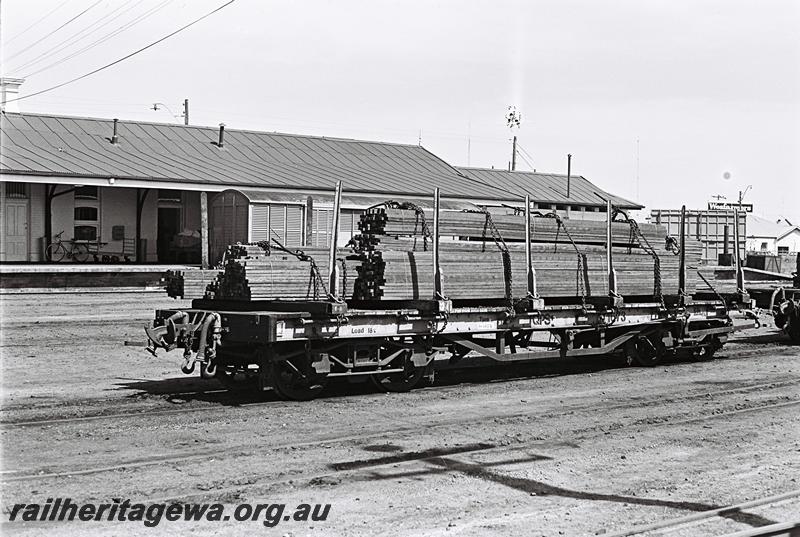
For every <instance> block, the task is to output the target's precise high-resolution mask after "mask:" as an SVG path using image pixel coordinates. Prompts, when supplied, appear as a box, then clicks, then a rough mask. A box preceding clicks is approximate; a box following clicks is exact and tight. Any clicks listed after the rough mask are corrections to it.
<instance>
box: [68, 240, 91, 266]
mask: <svg viewBox="0 0 800 537" xmlns="http://www.w3.org/2000/svg"><path fill="white" fill-rule="evenodd" d="M72 259H74V260H75V261H77V262H78V263H85V262H86V260H87V259H89V248H88V247H87V246H86V245H85V244H76V245H75V246H74V247H73V248H72Z"/></svg>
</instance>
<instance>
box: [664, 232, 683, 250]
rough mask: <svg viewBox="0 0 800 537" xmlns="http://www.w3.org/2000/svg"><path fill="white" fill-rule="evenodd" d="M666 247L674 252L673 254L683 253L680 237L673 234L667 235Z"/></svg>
mask: <svg viewBox="0 0 800 537" xmlns="http://www.w3.org/2000/svg"><path fill="white" fill-rule="evenodd" d="M664 248H665V249H666V250H667V251H668V252H672V255H681V247H680V246H679V245H678V239H676V238H675V237H673V236H672V235H667V237H666V239H665V245H664Z"/></svg>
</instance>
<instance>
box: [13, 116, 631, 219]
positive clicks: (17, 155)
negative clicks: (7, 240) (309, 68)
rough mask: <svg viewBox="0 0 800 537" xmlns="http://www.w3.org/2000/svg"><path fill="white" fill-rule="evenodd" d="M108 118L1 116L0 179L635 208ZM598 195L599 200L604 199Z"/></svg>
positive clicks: (531, 182) (286, 138) (522, 180)
mask: <svg viewBox="0 0 800 537" xmlns="http://www.w3.org/2000/svg"><path fill="white" fill-rule="evenodd" d="M112 132H113V120H112V119H99V118H84V117H72V116H57V115H46V114H28V113H24V114H23V113H11V112H3V113H2V115H0V148H2V152H0V153H1V155H0V174H6V173H7V174H17V175H33V176H45V177H64V178H75V180H77V179H78V178H102V179H107V178H110V177H114V178H117V179H135V180H144V181H162V182H166V181H168V182H176V183H187V184H188V183H193V184H212V185H217V186H220V185H221V186H225V187H230V188H237V189H243V188H245V189H246V188H260V187H269V188H274V189H283V188H285V189H287V190H320V191H325V192H330V190H331V189H332V188H333V185H334V184H335V182H336V181H337V180H342V181H343V183H344V190H345V191H346V192H354V193H375V194H385V195H387V197H388V196H402V195H413V196H430V195H432V192H433V189H434V188H435V187H439V188H440V189H441V193H442V197H444V198H460V199H468V200H476V201H478V200H487V201H498V202H517V203H518V202H519V201H520V198H521V197H523V196H524V195H525V194H526V193H529V194H530V195H531V197H532V198H533V199H534V200H535V201H540V202H546V203H548V202H549V203H565V204H576V205H595V206H596V205H600V204H602V203H603V198H607V197H609V196H610V197H611V199H612V202H613V203H614V204H615V205H617V206H620V207H623V208H640V207H641V206H640V205H637V204H635V203H633V202H630V201H628V200H625V199H623V198H620V197H618V196H613V195H610V194H608V193H607V192H605V191H604V190H602V189H600V188H597V187H596V186H594V185H593V184H592V183H590V182H589V181H587V180H586V179H585V178H583V177H580V176H575V177H572V179H571V196H570V198H569V199H567V198H566V196H565V195H564V194H563V193H562V192H563V188H564V185H565V184H566V177H565V176H560V175H554V174H542V173H530V172H505V171H503V170H485V169H479V168H455V167H453V166H450V165H449V164H448V163H446V162H445V161H443V160H442V159H440V158H439V157H437V156H436V155H434V154H433V153H431V152H430V151H428V150H426V149H425V148H423V147H421V146H416V145H404V144H393V143H385V142H370V141H361V140H346V139H340V138H325V137H318V136H301V135H295V134H283V133H277V132H258V131H250V130H237V129H228V128H226V129H225V135H224V143H223V147H222V148H220V147H218V146H217V145H216V143H217V140H218V134H219V130H218V128H217V127H198V126H186V125H176V124H166V123H150V122H143V121H127V120H122V121H120V122H119V124H118V129H117V133H118V136H119V143H118V144H112V143H111V136H112ZM601 196H602V198H601Z"/></svg>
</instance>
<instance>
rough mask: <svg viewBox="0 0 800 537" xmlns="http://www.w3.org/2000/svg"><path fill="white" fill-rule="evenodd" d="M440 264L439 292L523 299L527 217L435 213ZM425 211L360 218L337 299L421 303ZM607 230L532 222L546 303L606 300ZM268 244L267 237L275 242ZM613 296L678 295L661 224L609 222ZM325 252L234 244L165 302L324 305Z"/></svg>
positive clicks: (430, 283) (428, 257)
mask: <svg viewBox="0 0 800 537" xmlns="http://www.w3.org/2000/svg"><path fill="white" fill-rule="evenodd" d="M439 225H440V241H439V253H440V254H439V267H440V273H441V275H442V285H443V288H444V292H445V295H446V296H447V297H448V298H451V299H454V300H470V301H494V300H508V301H511V300H513V299H518V298H523V297H525V296H527V292H528V289H527V266H526V255H525V244H524V238H525V218H524V217H523V216H522V215H515V214H509V215H489V214H488V213H486V212H484V211H481V210H474V211H462V212H455V211H452V212H443V213H441V215H440V222H439ZM430 228H431V226H430V223H429V219H428V215H426V213H425V212H424V211H423V210H421V209H419V208H417V207H415V206H414V207H413V208H411V209H408V208H392V207H380V208H373V209H370V210H368V211H367V212H366V213H365V214H363V215H362V216H361V219H360V222H359V229H360V230H361V234H360V235H357V236H356V237H354V238H353V240H352V241H351V243H350V246H351V248H348V249H339V250H338V251H337V255H336V265H337V266H336V272H337V277H338V280H337V281H338V298H339V299H341V300H347V301H352V300H355V301H362V302H363V301H369V302H374V301H379V300H397V301H402V300H428V299H431V298H432V297H433V296H434V276H433V274H434V268H433V255H432V252H431V244H432V242H431V229H430ZM606 232H607V224H606V222H602V221H590V220H562V219H560V218H557V217H554V215H548V216H544V215H542V216H537V217H534V218H532V219H531V243H532V244H531V250H532V264H533V268H534V270H535V274H536V285H537V292H538V295H539V296H541V297H543V298H546V299H547V298H553V299H564V298H575V299H579V298H583V299H585V298H588V297H592V296H608V294H609V282H608V267H607V266H606V264H607V257H606V247H605V241H606ZM273 242H274V241H273ZM612 243H613V245H614V246H613V249H612V254H613V255H612V263H613V268H614V269H615V270H616V273H617V289H616V292H617V293H618V294H619V295H622V296H629V297H661V296H663V295H676V294H677V293H678V287H679V282H678V280H679V268H680V267H679V265H680V257H679V255H678V251H677V243H676V241H674V240H671V239H670V238H669V237H668V236H667V233H666V230H665V228H663V227H662V226H657V225H650V224H642V225H638V224H636V223H635V222H632V221H628V220H626V221H619V222H612ZM685 248H686V255H685V258H686V265H687V266H686V282H685V292H686V293H687V294H689V295H691V294H693V293H694V292H695V290H696V289H697V287H698V281H699V277H698V275H697V268H698V267H699V265H700V256H701V252H700V244H699V243H698V242H697V241H692V240H687V241H686V244H685ZM328 257H329V251H328V250H327V249H322V248H302V249H297V250H293V249H290V248H285V247H283V246H282V245H280V244H272V243H267V242H262V243H258V244H235V245H231V246H230V247H229V248H228V250H227V251H226V253H225V257H224V261H223V264H222V265H221V267H220V268H219V269H217V270H215V271H200V270H194V271H184V272H182V273H168V275H167V277H166V278H165V279H166V281H167V292H168V293H169V294H170V296H182V297H184V298H207V299H218V300H241V301H257V300H325V299H328V298H329V294H330V291H331V290H330V289H328V287H329V281H328V273H329V272H328Z"/></svg>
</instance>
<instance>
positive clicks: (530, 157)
mask: <svg viewBox="0 0 800 537" xmlns="http://www.w3.org/2000/svg"><path fill="white" fill-rule="evenodd" d="M517 148H518V149H519V150H520V151H522V152H523V153H524V154H525V155H526V156H527V157H528V158H529V159H531V160H536V159H534V158H533V155H531V154H530V153H528V152H527V151H526V150H525V148H524V147H522V144H520V143H519V142H517Z"/></svg>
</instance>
